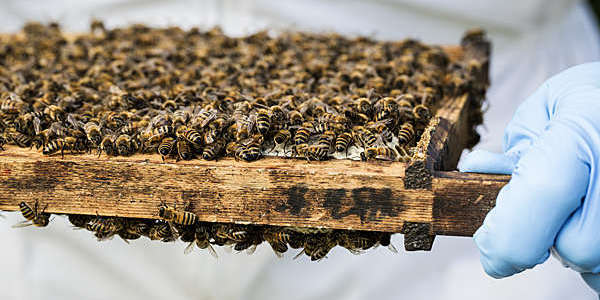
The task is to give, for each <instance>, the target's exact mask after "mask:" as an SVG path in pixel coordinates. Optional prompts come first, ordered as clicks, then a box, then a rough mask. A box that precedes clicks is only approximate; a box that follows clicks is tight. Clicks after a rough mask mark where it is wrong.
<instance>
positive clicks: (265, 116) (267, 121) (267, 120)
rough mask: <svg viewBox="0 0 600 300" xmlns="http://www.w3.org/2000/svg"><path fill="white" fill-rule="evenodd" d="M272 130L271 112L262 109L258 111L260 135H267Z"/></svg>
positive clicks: (257, 120)
mask: <svg viewBox="0 0 600 300" xmlns="http://www.w3.org/2000/svg"><path fill="white" fill-rule="evenodd" d="M269 128H271V113H270V112H269V110H267V109H264V108H260V109H258V110H257V111H256V129H257V130H258V132H259V133H260V134H263V135H265V134H267V132H268V131H269Z"/></svg>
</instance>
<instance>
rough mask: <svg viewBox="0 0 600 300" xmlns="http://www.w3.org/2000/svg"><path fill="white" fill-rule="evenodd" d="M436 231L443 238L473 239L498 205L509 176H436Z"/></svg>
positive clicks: (452, 174) (437, 173)
mask: <svg viewBox="0 0 600 300" xmlns="http://www.w3.org/2000/svg"><path fill="white" fill-rule="evenodd" d="M434 176H435V177H434V179H433V192H434V195H435V196H434V202H433V217H432V219H433V231H434V232H435V234H439V235H453V236H471V235H473V233H475V230H477V228H479V226H481V224H482V223H483V220H484V218H485V215H486V214H487V213H488V212H489V211H490V210H491V209H492V208H493V207H494V205H495V204H496V197H497V196H498V192H499V191H500V189H501V188H502V187H504V186H505V185H506V184H507V183H508V181H509V180H510V176H508V175H489V174H473V173H460V172H435V174H434Z"/></svg>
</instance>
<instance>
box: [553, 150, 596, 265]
mask: <svg viewBox="0 0 600 300" xmlns="http://www.w3.org/2000/svg"><path fill="white" fill-rule="evenodd" d="M590 149H591V148H590ZM583 155H586V156H588V157H589V160H590V161H591V162H592V163H591V166H592V167H591V168H590V169H591V174H590V178H591V180H592V181H591V182H590V183H589V184H588V189H587V193H586V195H585V200H583V201H582V204H581V206H580V207H579V208H578V209H577V210H576V211H575V212H574V213H573V215H571V217H570V218H569V219H568V220H567V221H566V223H565V224H564V225H563V227H562V229H561V230H560V232H559V233H558V235H557V237H556V241H555V250H556V253H557V254H558V255H559V256H560V258H561V261H562V262H563V263H565V264H566V265H567V266H569V267H570V268H573V269H574V270H576V271H578V272H591V273H598V272H600V239H599V238H598V229H599V228H600V185H599V184H598V182H596V180H595V178H600V177H599V176H600V174H599V172H600V171H599V170H598V168H597V166H598V164H597V163H596V161H595V160H596V159H597V158H596V157H595V155H594V153H592V152H591V151H588V152H587V153H586V152H584V154H583Z"/></svg>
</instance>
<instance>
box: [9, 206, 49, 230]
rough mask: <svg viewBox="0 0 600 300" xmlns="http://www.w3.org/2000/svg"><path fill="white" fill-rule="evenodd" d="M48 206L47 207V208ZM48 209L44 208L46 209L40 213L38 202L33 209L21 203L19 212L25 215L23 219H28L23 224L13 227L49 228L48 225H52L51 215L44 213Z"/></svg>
mask: <svg viewBox="0 0 600 300" xmlns="http://www.w3.org/2000/svg"><path fill="white" fill-rule="evenodd" d="M47 206H48V205H46V207H47ZM46 207H44V209H42V211H41V212H40V211H39V210H38V208H39V207H38V201H37V200H36V201H35V204H34V206H33V209H32V208H31V207H30V206H29V205H28V204H27V203H25V202H24V201H21V202H20V203H19V210H20V211H21V214H22V215H23V217H24V218H25V219H26V220H25V221H23V222H20V223H17V224H15V225H13V227H14V228H19V227H26V226H31V225H33V226H36V227H46V226H48V224H49V223H50V216H51V214H48V213H45V212H44V211H45V210H46Z"/></svg>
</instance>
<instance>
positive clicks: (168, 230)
mask: <svg viewBox="0 0 600 300" xmlns="http://www.w3.org/2000/svg"><path fill="white" fill-rule="evenodd" d="M148 238H149V239H151V240H162V241H163V242H172V241H174V240H176V239H177V233H176V232H175V229H174V228H173V226H172V225H170V223H168V222H165V221H158V222H156V223H154V224H153V225H152V226H151V227H150V230H148Z"/></svg>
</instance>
